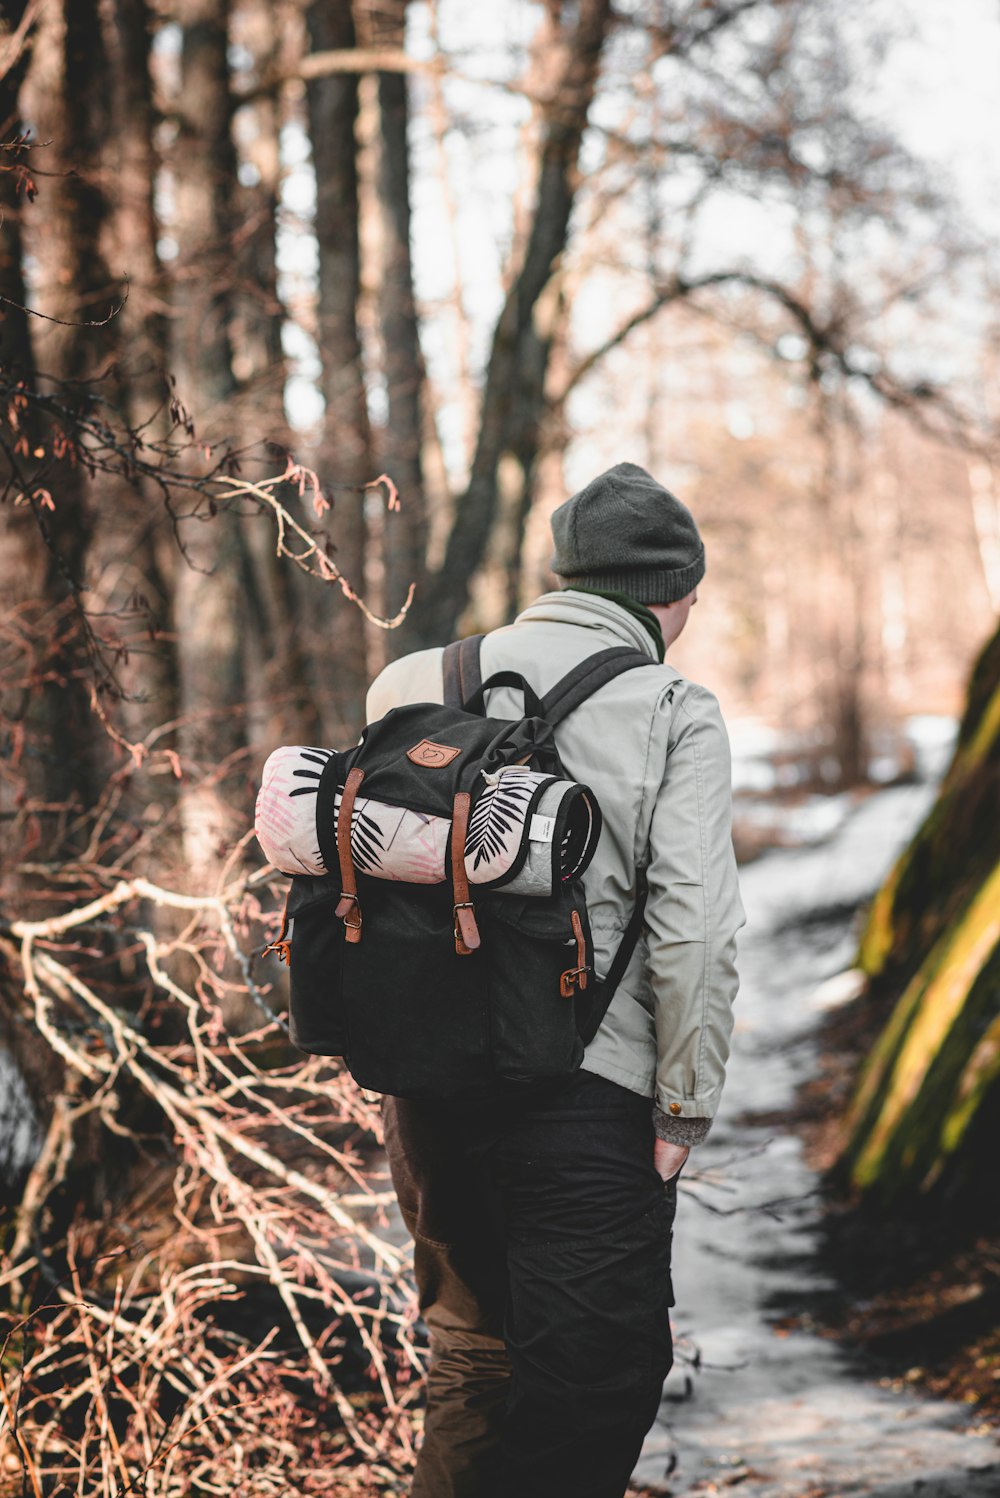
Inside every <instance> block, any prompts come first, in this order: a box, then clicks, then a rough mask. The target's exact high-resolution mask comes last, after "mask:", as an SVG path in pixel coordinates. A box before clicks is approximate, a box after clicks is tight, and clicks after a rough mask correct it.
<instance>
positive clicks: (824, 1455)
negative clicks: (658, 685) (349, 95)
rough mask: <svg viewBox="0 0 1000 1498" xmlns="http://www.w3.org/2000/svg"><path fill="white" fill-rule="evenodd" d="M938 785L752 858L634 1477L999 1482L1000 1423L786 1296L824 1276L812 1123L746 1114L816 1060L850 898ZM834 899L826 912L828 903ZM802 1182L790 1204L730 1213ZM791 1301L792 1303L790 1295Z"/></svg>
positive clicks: (688, 1488) (904, 1497)
mask: <svg viewBox="0 0 1000 1498" xmlns="http://www.w3.org/2000/svg"><path fill="white" fill-rule="evenodd" d="M930 796H931V791H930V790H929V789H928V788H924V787H906V788H899V789H893V790H889V791H883V792H881V793H880V794H879V795H877V796H875V797H873V798H872V799H870V800H869V801H867V802H865V803H863V804H862V805H861V806H860V807H859V808H858V809H857V810H856V811H855V812H854V813H853V814H852V815H851V816H850V817H849V818H848V820H847V821H846V823H845V824H844V825H843V826H842V827H841V828H840V830H839V831H838V832H837V833H836V834H835V835H834V836H833V837H832V839H831V840H830V841H829V842H827V843H825V844H824V845H823V846H822V847H819V848H810V849H805V850H798V851H795V852H787V851H781V852H774V853H771V854H767V855H766V856H765V857H763V858H761V859H760V860H758V861H757V862H756V863H754V864H751V865H750V866H749V867H748V868H746V869H745V870H744V871H743V875H742V881H741V882H742V888H743V895H744V901H745V904H746V907H747V914H748V925H747V927H746V929H745V931H744V933H743V940H742V943H741V960H740V969H741V974H742V989H741V995H740V999H739V1009H738V1022H737V1028H736V1033H735V1035H734V1043H733V1057H732V1062H731V1069H730V1073H729V1080H728V1083H727V1089H726V1099H725V1105H724V1108H723V1113H722V1115H721V1116H720V1118H719V1119H718V1120H717V1122H716V1125H715V1127H714V1128H713V1131H712V1135H711V1137H710V1139H709V1140H708V1141H707V1142H706V1143H705V1144H704V1145H702V1146H701V1147H700V1148H699V1149H698V1150H697V1151H695V1152H694V1153H693V1154H692V1157H691V1161H690V1169H691V1171H692V1172H693V1171H694V1170H695V1169H696V1170H697V1174H698V1176H699V1177H702V1178H703V1179H701V1180H697V1179H694V1178H692V1180H691V1181H690V1182H689V1183H688V1185H687V1186H686V1188H684V1189H685V1195H684V1196H682V1199H681V1205H680V1209H679V1211H678V1221H677V1228H676V1235H675V1252H674V1266H675V1275H674V1278H675V1287H676V1293H677V1307H676V1311H675V1332H676V1335H677V1348H678V1358H677V1362H676V1365H675V1368H674V1371H673V1372H672V1373H671V1375H670V1378H669V1379H668V1380H667V1384H666V1387H665V1390H664V1401H663V1405H662V1407H661V1412H660V1417H659V1419H658V1422H657V1424H656V1425H655V1426H654V1428H653V1430H652V1431H651V1432H650V1434H649V1436H648V1438H647V1441H646V1445H645V1446H644V1448H643V1455H642V1460H641V1462H640V1465H639V1467H638V1469H637V1471H636V1476H635V1480H636V1482H637V1483H641V1484H642V1485H643V1486H645V1487H647V1488H648V1489H651V1490H652V1491H653V1492H660V1493H664V1494H670V1495H673V1498H682V1495H684V1494H702V1493H706V1494H707V1493H725V1492H728V1491H729V1490H730V1489H731V1488H732V1489H733V1490H734V1491H737V1492H738V1493H739V1494H740V1495H741V1498H841V1495H843V1498H847V1495H854V1494H866V1495H872V1498H875V1495H877V1498H917V1495H920V1498H958V1495H962V1498H987V1495H989V1498H1000V1448H998V1444H997V1441H996V1433H995V1432H991V1431H988V1430H986V1429H983V1428H981V1427H979V1426H978V1425H977V1424H976V1420H975V1415H974V1414H972V1413H971V1412H970V1410H969V1409H968V1407H966V1406H964V1405H958V1404H947V1403H943V1402H940V1401H931V1400H926V1399H922V1398H920V1397H919V1396H916V1395H914V1394H911V1393H901V1392H898V1391H896V1390H894V1389H892V1388H890V1387H888V1386H882V1385H880V1384H879V1383H878V1382H877V1381H876V1380H874V1379H873V1378H871V1377H870V1376H867V1375H866V1372H865V1370H864V1368H863V1367H862V1366H861V1365H860V1362H859V1360H857V1359H852V1357H851V1355H850V1353H849V1351H848V1350H844V1349H842V1348H840V1347H838V1346H836V1345H834V1344H832V1343H831V1342H830V1341H828V1340H825V1339H823V1338H821V1337H819V1336H818V1335H812V1334H811V1333H809V1332H806V1331H800V1330H797V1331H786V1330H784V1329H783V1328H782V1327H781V1326H780V1325H776V1323H777V1322H779V1321H780V1317H781V1315H782V1313H785V1314H787V1313H788V1310H789V1303H790V1301H791V1303H792V1306H794V1303H795V1300H796V1298H797V1297H800V1298H801V1302H802V1304H804V1305H805V1304H808V1302H809V1301H810V1299H812V1298H814V1297H816V1296H817V1295H821V1294H822V1293H823V1291H824V1289H825V1288H827V1286H826V1285H825V1283H824V1280H823V1278H822V1275H821V1273H820V1271H819V1270H818V1268H817V1266H816V1256H815V1245H816V1238H817V1218H818V1212H819V1204H818V1200H817V1197H816V1195H815V1190H816V1185H817V1181H816V1177H815V1175H814V1173H813V1172H812V1171H811V1170H810V1168H809V1167H808V1166H807V1164H806V1163H805V1160H804V1159H803V1153H802V1148H801V1144H800V1142H799V1140H798V1139H797V1138H796V1137H794V1136H793V1135H791V1134H782V1133H781V1131H780V1130H776V1129H774V1128H769V1129H766V1130H765V1129H763V1128H759V1127H755V1126H752V1125H747V1124H744V1123H741V1122H740V1119H741V1117H742V1116H743V1115H745V1114H750V1115H753V1114H762V1113H764V1112H768V1113H773V1112H774V1111H775V1110H779V1111H780V1110H781V1109H783V1108H790V1107H791V1104H792V1101H793V1098H794V1094H795V1089H796V1087H797V1085H798V1084H799V1083H800V1082H801V1081H803V1080H805V1079H806V1078H808V1077H809V1076H811V1075H813V1074H814V1072H815V1070H816V1066H817V1055H818V1033H817V1032H818V1027H819V1022H820V1019H821V1016H822V1012H823V1007H822V1001H821V1000H819V999H817V997H816V996H815V995H816V990H817V988H818V986H819V985H820V984H822V983H823V982H824V981H825V980H826V979H827V978H829V977H830V976H831V975H833V974H835V973H837V972H839V971H841V970H842V969H843V968H845V967H846V966H847V965H848V964H849V963H850V961H851V958H852V955H853V950H854V941H853V936H852V931H851V917H850V914H849V912H850V909H851V907H852V905H854V904H855V903H856V902H857V901H858V900H859V899H862V898H865V897H866V896H867V895H869V894H870V893H872V892H873V891H874V889H875V888H876V886H877V884H878V882H879V880H880V879H881V877H882V875H883V874H884V873H885V871H886V869H887V868H888V866H889V864H890V863H891V861H892V859H893V857H894V856H895V853H896V851H897V849H898V848H899V847H900V846H902V844H903V843H904V842H905V841H906V839H907V837H908V836H909V834H910V832H911V831H912V829H913V827H914V826H915V824H916V822H917V820H918V819H919V817H920V816H921V814H922V812H923V810H924V808H925V807H926V805H927V803H928V801H929V799H930ZM824 913H826V914H825V916H824ZM695 1196H701V1197H702V1198H704V1199H705V1200H706V1201H708V1202H710V1203H712V1204H713V1205H714V1206H716V1207H719V1208H723V1209H728V1208H731V1207H734V1206H740V1205H748V1204H754V1203H765V1202H772V1203H773V1202H775V1201H779V1200H780V1199H782V1198H787V1199H791V1200H790V1201H789V1203H788V1205H786V1206H781V1207H779V1208H777V1215H776V1216H775V1215H770V1214H768V1213H763V1212H754V1213H741V1212H737V1213H735V1214H733V1215H728V1216H726V1215H717V1214H716V1213H713V1212H712V1211H710V1210H709V1209H708V1208H707V1207H706V1206H704V1205H700V1204H699V1203H698V1202H697V1201H696V1200H694V1199H693V1198H694V1197H695ZM779 1307H780V1309H779Z"/></svg>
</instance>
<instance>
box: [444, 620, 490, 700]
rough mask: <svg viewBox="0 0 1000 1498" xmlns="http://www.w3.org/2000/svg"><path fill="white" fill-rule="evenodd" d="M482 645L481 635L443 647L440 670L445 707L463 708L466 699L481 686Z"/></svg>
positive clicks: (455, 641)
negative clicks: (480, 654) (480, 663)
mask: <svg viewBox="0 0 1000 1498" xmlns="http://www.w3.org/2000/svg"><path fill="white" fill-rule="evenodd" d="M482 643H483V636H482V635H470V636H469V638H468V639H467V640H453V641H452V643H451V644H450V645H446V646H445V647H444V657H443V659H442V670H443V672H444V705H445V707H463V706H464V705H465V703H466V701H467V700H468V698H470V697H471V696H472V694H473V693H474V692H478V691H479V688H480V687H481V686H482V684H483V676H482V671H481V670H480V666H479V650H480V647H481V645H482Z"/></svg>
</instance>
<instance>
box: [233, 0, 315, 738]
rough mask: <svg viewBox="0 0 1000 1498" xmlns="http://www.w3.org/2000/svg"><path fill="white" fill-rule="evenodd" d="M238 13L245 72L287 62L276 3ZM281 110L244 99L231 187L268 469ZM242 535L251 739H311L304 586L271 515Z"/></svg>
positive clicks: (277, 405)
mask: <svg viewBox="0 0 1000 1498" xmlns="http://www.w3.org/2000/svg"><path fill="white" fill-rule="evenodd" d="M235 21H236V37H237V40H238V41H239V42H240V43H241V44H242V46H243V47H244V48H245V50H246V53H247V54H248V56H249V59H250V61H249V72H250V74H251V78H252V79H256V78H260V77H261V76H264V75H266V74H268V73H269V72H273V71H274V70H275V69H277V68H278V67H279V66H282V65H284V64H286V63H290V61H291V59H290V58H289V57H288V56H287V54H288V51H289V41H290V37H289V29H290V28H288V26H287V17H286V13H285V10H284V9H283V8H282V7H280V6H279V7H276V6H274V5H272V4H270V3H268V0H245V3H243V4H242V5H241V6H240V8H239V12H238V14H237V15H236V17H235ZM279 110H280V105H279V103H278V102H277V101H276V100H275V99H274V98H273V97H272V96H271V95H264V96H263V97H260V98H256V99H254V101H253V103H251V104H248V105H245V106H244V107H243V109H242V110H240V111H239V113H238V114H237V117H236V121H235V134H236V142H237V150H238V152H239V155H240V161H241V165H244V166H245V167H247V168H249V172H248V180H247V181H245V182H244V183H242V184H241V185H239V186H238V187H236V188H235V203H236V209H237V213H236V217H237V220H238V222H239V225H240V229H239V234H238V236H237V256H236V270H237V285H236V291H235V296H234V307H233V311H234V333H233V344H234V370H235V373H236V375H237V377H238V380H239V394H238V397H237V421H238V427H239V432H240V438H241V446H243V447H245V448H246V449H247V450H248V455H247V458H246V459H244V465H245V466H249V468H250V469H251V471H252V472H257V471H258V470H260V471H263V472H265V473H266V474H268V475H270V474H273V473H274V472H275V469H276V468H278V469H280V467H281V458H280V453H281V451H282V450H283V449H287V450H289V451H290V450H291V448H292V446H293V443H292V433H291V431H290V430H289V427H288V422H287V419H286V416H285V404H284V396H285V381H286V377H287V368H286V361H285V353H284V348H283V346H282V325H283V323H284V321H285V309H284V307H283V306H282V303H281V299H280V297H279V295H278V266H277V245H276V237H275V235H276V228H277V223H278V211H279V202H280V190H281V158H280V142H279V133H280V127H281V120H280V114H279ZM254 179H255V180H254ZM284 502H285V503H286V504H287V505H288V506H289V508H290V509H291V510H292V511H293V512H294V511H297V510H300V509H301V505H300V501H299V499H298V496H297V495H294V494H290V495H287V496H285V497H284ZM243 542H244V546H245V549H246V562H245V571H244V578H245V587H246V597H247V601H248V607H247V608H246V610H245V623H246V628H245V633H244V660H245V668H246V675H247V680H248V682H249V683H250V684H251V686H252V690H251V693H250V698H249V702H248V712H249V720H248V726H247V735H248V739H249V741H250V742H251V743H255V742H258V741H259V742H260V744H261V746H262V747H265V746H266V748H268V749H270V748H272V747H273V746H274V745H275V744H276V743H279V742H281V741H286V742H288V741H290V742H293V743H294V742H299V743H314V742H315V741H316V739H317V738H318V737H319V735H320V732H321V729H320V722H319V714H318V712H317V710H316V707H315V705H314V703H313V702H312V700H311V697H310V693H309V691H308V660H307V656H306V651H305V642H304V639H303V635H304V630H303V602H302V590H300V589H298V588H296V586H295V584H294V579H293V577H292V575H291V574H292V569H291V567H290V565H289V563H288V562H287V561H284V560H282V559H281V558H279V557H278V556H277V555H276V551H275V542H274V529H273V526H272V524H271V520H270V517H269V516H267V515H250V516H248V517H247V518H246V520H245V521H244V523H243Z"/></svg>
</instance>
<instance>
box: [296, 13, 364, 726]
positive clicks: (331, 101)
mask: <svg viewBox="0 0 1000 1498" xmlns="http://www.w3.org/2000/svg"><path fill="white" fill-rule="evenodd" d="M306 20H307V26H308V32H309V41H310V45H311V47H312V49H313V51H314V52H322V51H338V50H342V49H349V48H352V47H353V46H354V45H355V32H354V22H353V19H352V17H351V13H350V8H349V6H348V5H341V4H338V5H329V4H327V3H326V0H313V3H312V4H311V5H310V7H309V10H308V12H307V17H306ZM306 94H307V102H308V109H309V134H310V138H311V141H312V152H313V163H314V165H315V170H316V238H317V241H318V244H319V309H318V317H317V324H318V343H319V349H320V356H321V358H322V361H323V373H322V392H323V399H324V402H325V407H326V409H325V413H324V416H323V434H322V441H321V447H320V459H319V462H320V468H321V471H322V473H323V475H324V476H325V477H328V478H329V479H331V480H333V481H334V482H335V483H336V484H337V485H338V486H340V487H339V488H338V490H337V493H336V497H335V500H334V511H333V521H334V530H335V534H336V553H335V558H334V559H335V561H336V564H337V566H338V567H339V568H340V570H341V572H342V573H343V574H344V575H345V576H346V577H347V579H348V580H349V582H350V584H351V585H352V587H353V588H354V589H355V590H356V591H357V592H359V593H360V592H361V591H362V589H363V588H364V572H365V503H364V500H365V496H364V492H363V489H362V486H363V485H364V484H366V483H369V482H370V481H371V480H372V479H373V478H374V477H375V472H376V471H375V470H374V467H373V457H372V436H371V426H370V423H369V418H368V406H367V401H366V396H365V386H364V375H363V357H362V349H361V339H360V336H359V332H358V323H357V305H358V297H359V294H360V287H361V264H360V252H359V247H358V168H357V144H356V140H355V122H356V120H357V114H358V86H357V78H356V76H354V75H352V74H344V75H340V76H338V75H333V76H330V77H325V78H317V79H314V80H312V81H310V83H309V84H308V86H307V90H306ZM331 598H332V599H333V602H332V603H331V602H330V600H331ZM312 609H313V619H312V629H313V640H314V647H315V649H316V651H317V654H318V658H319V669H318V670H317V673H316V686H317V692H318V702H319V708H320V713H321V717H322V722H323V729H324V733H325V735H326V738H327V740H328V741H329V742H331V743H339V742H343V741H344V739H345V737H347V738H350V737H351V736H353V735H354V734H356V732H357V730H358V728H359V727H360V724H361V716H362V704H363V700H364V692H365V687H366V685H367V671H366V666H365V629H364V620H363V618H362V615H361V614H360V613H359V611H358V610H357V608H356V607H355V606H354V605H353V604H352V603H350V602H349V601H348V600H347V599H346V598H343V597H340V596H339V595H337V594H335V593H333V592H332V591H330V592H326V593H324V594H322V595H320V596H319V597H318V598H316V597H315V596H314V601H313V604H312ZM328 614H329V617H327V615H328Z"/></svg>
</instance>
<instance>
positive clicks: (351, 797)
mask: <svg viewBox="0 0 1000 1498" xmlns="http://www.w3.org/2000/svg"><path fill="white" fill-rule="evenodd" d="M364 778H365V772H364V770H357V769H354V770H351V772H350V774H349V775H348V777H347V781H346V784H345V785H344V794H343V795H342V796H341V798H340V812H339V814H338V816H337V857H338V859H339V862H340V899H339V901H338V902H337V911H336V913H337V915H338V916H339V917H340V919H341V920H342V921H343V923H344V925H345V926H346V927H347V940H348V941H352V942H358V941H360V940H361V906H360V905H359V904H358V881H357V879H356V877H355V874H354V859H353V857H352V856H351V818H352V817H353V815H354V802H355V800H356V799H357V794H358V788H359V786H360V785H361V782H362V781H363V780H364ZM463 847H464V844H463Z"/></svg>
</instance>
